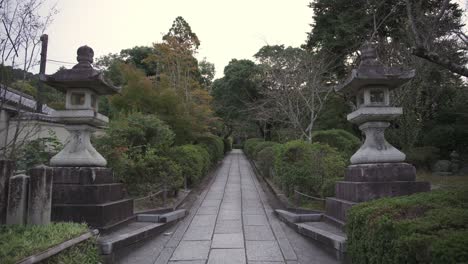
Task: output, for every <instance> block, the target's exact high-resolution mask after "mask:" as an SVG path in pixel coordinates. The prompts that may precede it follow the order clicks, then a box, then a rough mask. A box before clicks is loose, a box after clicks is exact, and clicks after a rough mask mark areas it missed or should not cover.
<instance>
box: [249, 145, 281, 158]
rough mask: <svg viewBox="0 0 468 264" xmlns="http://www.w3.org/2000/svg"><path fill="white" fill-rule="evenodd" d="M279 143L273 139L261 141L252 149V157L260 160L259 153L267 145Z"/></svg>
mask: <svg viewBox="0 0 468 264" xmlns="http://www.w3.org/2000/svg"><path fill="white" fill-rule="evenodd" d="M276 145H278V143H276V142H273V141H261V142H258V143H257V144H255V145H254V147H253V150H252V159H253V160H258V153H259V152H260V151H262V150H263V149H265V148H267V147H274V146H276Z"/></svg>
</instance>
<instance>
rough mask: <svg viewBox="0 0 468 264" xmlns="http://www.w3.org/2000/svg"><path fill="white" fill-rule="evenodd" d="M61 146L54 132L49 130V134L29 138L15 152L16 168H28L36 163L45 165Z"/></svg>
mask: <svg viewBox="0 0 468 264" xmlns="http://www.w3.org/2000/svg"><path fill="white" fill-rule="evenodd" d="M62 147H63V146H62V143H60V141H59V140H58V138H57V136H56V135H55V133H54V132H53V131H52V130H49V136H47V137H42V138H37V139H33V140H30V141H28V142H26V143H25V144H24V145H23V146H21V148H20V149H19V150H18V153H17V160H16V168H17V169H18V170H29V169H31V168H33V167H34V166H36V165H40V164H46V165H47V164H48V163H49V160H50V159H51V158H52V157H53V156H54V155H55V154H57V153H58V152H59V151H60V150H62Z"/></svg>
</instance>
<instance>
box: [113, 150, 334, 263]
mask: <svg viewBox="0 0 468 264" xmlns="http://www.w3.org/2000/svg"><path fill="white" fill-rule="evenodd" d="M288 229H289V228H288V227H286V226H285V225H284V224H282V223H280V222H279V221H278V220H277V219H276V217H275V216H274V215H273V211H272V209H271V207H270V206H269V205H268V204H267V202H266V195H265V193H264V192H263V190H262V188H261V186H260V185H259V183H258V181H257V179H256V178H255V175H254V174H253V171H252V168H251V167H250V164H249V162H248V161H247V159H246V158H245V156H244V154H243V153H242V152H241V151H240V150H234V151H232V152H231V153H230V154H229V155H228V156H227V157H226V158H225V159H224V160H223V164H222V165H221V167H220V169H219V170H218V172H217V174H216V176H215V179H214V182H213V183H212V184H211V186H209V188H208V189H207V190H205V191H204V192H203V193H202V195H201V196H200V197H199V199H198V200H197V201H196V202H195V204H194V207H193V209H192V210H191V212H190V214H189V216H188V217H187V218H186V219H185V220H184V221H183V222H181V224H179V225H178V226H177V227H175V228H173V230H171V231H173V233H172V235H171V236H170V237H159V238H157V239H156V240H153V241H152V242H149V243H147V244H146V245H145V246H143V247H140V248H138V249H135V250H133V251H132V252H131V253H128V254H127V255H126V257H124V258H122V259H121V260H120V262H121V263H157V264H159V263H161V264H166V263H171V264H175V263H179V264H189V263H190V264H201V263H203V264H205V263H208V264H219V263H222V264H229V263H235V264H242V263H258V264H260V263H263V264H267V263H288V264H293V263H303V264H306V263H338V262H337V261H336V260H335V259H334V257H333V256H330V255H329V254H327V253H325V252H323V251H322V250H321V249H319V248H317V246H315V245H314V244H312V243H311V242H310V241H307V240H306V239H304V238H302V237H300V236H298V235H297V234H295V233H294V231H292V232H291V230H288ZM293 233H294V234H293ZM296 252H297V254H296Z"/></svg>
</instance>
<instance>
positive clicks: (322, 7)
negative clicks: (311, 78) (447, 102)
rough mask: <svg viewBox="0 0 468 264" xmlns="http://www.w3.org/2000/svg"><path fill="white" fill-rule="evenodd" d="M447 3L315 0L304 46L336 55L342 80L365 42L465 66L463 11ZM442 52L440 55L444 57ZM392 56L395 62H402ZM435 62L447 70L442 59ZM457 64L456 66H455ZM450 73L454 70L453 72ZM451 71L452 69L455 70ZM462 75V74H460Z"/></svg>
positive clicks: (433, 1) (395, 0)
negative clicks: (397, 44)
mask: <svg viewBox="0 0 468 264" xmlns="http://www.w3.org/2000/svg"><path fill="white" fill-rule="evenodd" d="M449 2H450V1H448V0H443V1H442V0H368V1H346V0H316V1H314V2H312V3H310V7H311V8H312V9H313V10H314V17H313V18H314V24H313V25H312V26H313V28H312V30H311V32H310V33H309V36H308V40H307V44H306V47H307V48H308V49H310V50H314V51H320V50H325V51H327V52H330V53H332V54H335V56H336V58H337V60H336V63H337V65H338V66H339V67H338V71H337V74H338V76H339V77H343V76H344V75H346V72H348V71H349V67H350V66H353V64H352V63H351V64H350V63H349V62H350V61H351V62H353V61H355V60H354V58H356V57H357V56H358V53H357V51H358V49H359V47H360V46H361V45H362V43H363V42H364V41H366V40H367V41H377V42H378V43H379V44H381V45H391V44H393V43H400V44H401V48H403V49H407V50H410V49H411V48H412V47H415V48H413V49H412V50H413V51H412V54H413V55H417V56H420V57H423V58H424V59H429V60H430V61H432V62H436V59H435V58H433V59H430V58H429V54H426V55H427V56H426V55H424V53H427V52H432V53H431V54H432V55H434V51H438V54H437V55H438V56H439V57H440V58H442V57H446V58H449V59H450V60H451V61H452V63H453V64H459V65H463V64H464V63H466V59H467V53H466V46H467V45H466V44H467V42H466V34H464V33H463V32H462V27H463V24H462V22H461V17H462V10H461V9H460V8H459V6H458V4H456V3H449ZM441 52H442V53H441ZM398 57H399V55H398V53H395V54H393V57H391V58H383V59H389V60H393V63H395V60H398V59H401V58H398ZM437 64H439V65H442V66H444V67H446V68H447V67H449V65H447V63H445V65H444V63H442V61H439V62H437ZM452 66H453V65H452ZM449 69H450V68H449ZM452 70H454V68H453V67H452ZM459 73H460V72H459Z"/></svg>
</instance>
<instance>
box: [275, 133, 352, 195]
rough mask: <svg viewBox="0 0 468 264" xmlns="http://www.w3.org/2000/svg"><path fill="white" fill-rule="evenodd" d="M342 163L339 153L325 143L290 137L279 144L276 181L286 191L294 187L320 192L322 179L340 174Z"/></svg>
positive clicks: (341, 173) (311, 192)
mask: <svg viewBox="0 0 468 264" xmlns="http://www.w3.org/2000/svg"><path fill="white" fill-rule="evenodd" d="M345 164H346V163H345V161H344V159H343V157H342V156H341V155H340V153H339V152H338V151H336V150H335V149H334V148H332V147H330V146H328V145H326V144H320V143H314V144H310V143H308V142H304V141H300V140H297V141H290V142H287V143H285V144H283V145H281V146H280V147H278V152H277V155H276V157H275V173H276V181H277V182H278V183H279V184H280V185H281V186H282V188H283V191H284V192H285V193H286V194H288V195H289V194H291V193H292V191H293V190H294V188H298V189H299V190H300V191H301V192H305V193H309V194H312V195H321V189H322V186H323V185H324V182H325V180H326V179H331V178H338V177H340V176H342V175H343V172H344V169H345Z"/></svg>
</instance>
